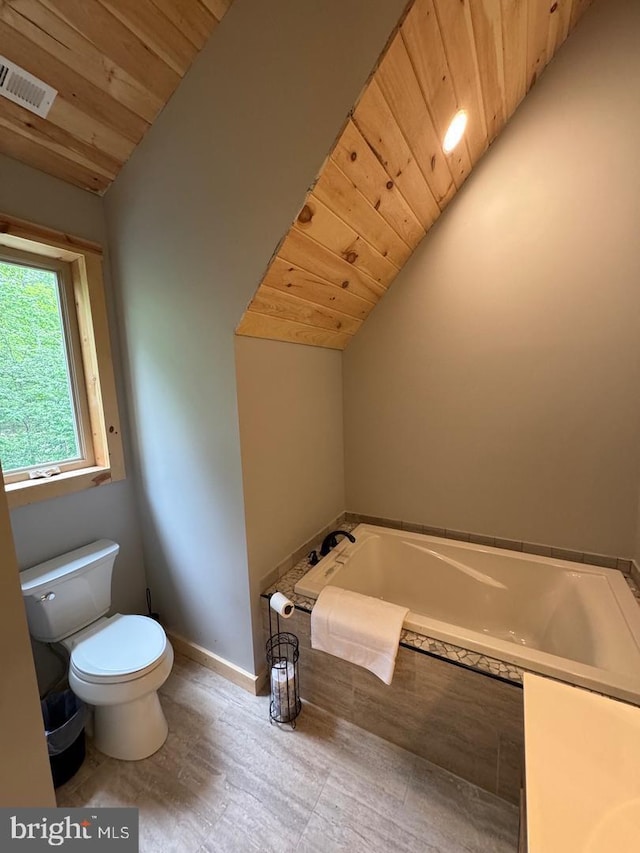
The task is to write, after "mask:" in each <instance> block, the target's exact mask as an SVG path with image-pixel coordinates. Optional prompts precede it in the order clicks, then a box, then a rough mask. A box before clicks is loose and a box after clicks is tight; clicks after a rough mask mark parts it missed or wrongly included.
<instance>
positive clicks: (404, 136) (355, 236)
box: [236, 0, 591, 349]
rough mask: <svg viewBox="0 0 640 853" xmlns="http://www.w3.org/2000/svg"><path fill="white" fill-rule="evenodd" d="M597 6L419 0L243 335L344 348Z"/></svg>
mask: <svg viewBox="0 0 640 853" xmlns="http://www.w3.org/2000/svg"><path fill="white" fill-rule="evenodd" d="M590 3H591V0H455V2H454V0H415V2H414V3H413V5H412V6H411V7H410V9H409V11H408V13H407V14H406V16H405V17H404V20H402V21H401V24H400V26H399V28H398V30H397V32H396V33H395V35H394V36H393V38H392V39H391V40H390V43H389V45H388V48H387V51H386V53H385V54H384V55H383V57H382V59H381V61H380V63H379V65H378V67H377V70H376V71H375V72H374V74H373V75H372V77H371V79H370V81H369V83H368V85H367V87H366V88H365V90H364V92H363V94H362V95H361V97H360V99H359V101H358V103H357V104H356V107H355V109H354V110H353V111H352V113H351V115H350V116H349V118H348V120H347V123H346V125H345V127H344V130H343V131H342V134H341V135H340V137H339V139H338V141H337V142H336V144H335V146H334V148H333V150H332V151H331V153H330V155H329V157H328V158H327V160H326V161H325V163H324V165H323V167H322V170H321V172H320V174H319V176H318V178H317V179H316V181H315V183H314V185H313V186H312V188H311V190H310V191H309V192H308V193H307V196H306V198H305V200H304V203H303V205H302V208H301V210H300V212H299V214H298V216H297V217H296V220H295V221H294V223H293V225H292V226H291V229H290V230H289V232H288V234H286V236H285V237H284V239H283V240H282V242H281V243H280V245H279V246H278V248H277V249H276V252H275V254H274V256H273V258H272V259H271V262H270V264H269V267H268V269H267V271H266V273H265V276H264V278H263V280H262V283H261V284H260V286H259V288H258V291H257V292H256V294H255V296H254V298H253V300H252V301H251V303H250V305H249V307H248V309H247V311H246V312H245V314H244V316H243V318H242V320H241V322H240V324H239V326H238V328H237V330H236V331H237V334H241V335H248V336H252V337H261V338H270V339H274V340H282V341H293V342H295V343H302V344H310V345H314V346H323V347H331V348H334V349H344V348H345V347H346V346H347V345H348V343H349V341H350V340H351V338H352V336H353V335H355V334H356V332H357V331H358V329H359V328H360V326H361V325H362V323H363V322H364V320H365V319H366V317H367V316H368V314H369V313H370V312H371V310H372V309H373V308H374V306H375V305H376V303H377V302H378V300H379V299H380V298H381V297H382V296H383V295H384V293H385V292H386V290H387V288H388V287H389V285H390V284H391V282H392V281H393V279H394V278H395V276H396V275H397V274H398V272H399V270H400V269H401V267H402V266H403V264H404V263H405V262H406V261H407V259H408V258H409V256H410V255H411V253H412V252H413V250H414V249H415V248H416V246H417V245H418V243H419V242H420V240H421V239H422V238H423V237H424V235H425V233H426V232H427V231H428V230H429V228H430V227H431V226H432V225H433V223H434V222H435V220H436V219H437V218H438V217H439V216H440V214H441V212H442V211H443V210H444V208H445V207H446V205H447V204H448V203H449V202H450V201H451V199H452V198H453V196H454V195H455V193H456V192H457V190H458V189H459V188H460V187H461V186H462V184H463V183H464V181H465V180H466V178H467V177H468V175H469V173H470V171H471V169H472V168H473V166H474V164H475V163H477V161H478V160H479V159H480V157H482V155H483V154H484V152H485V151H486V150H487V148H488V146H489V145H491V143H492V142H493V140H494V139H495V138H496V136H497V135H498V133H499V132H500V130H501V129H502V128H503V127H504V125H505V123H506V122H507V121H508V119H509V118H510V117H511V116H512V115H513V113H514V111H515V110H516V108H517V106H518V104H519V103H520V101H521V100H522V99H523V98H524V96H525V95H526V93H527V91H528V90H529V89H530V88H531V87H532V86H533V84H534V83H535V81H536V80H537V78H538V77H539V76H540V74H541V73H542V71H543V70H544V68H545V66H546V65H547V63H548V62H549V61H550V60H551V58H552V57H553V55H554V54H555V53H556V51H557V50H558V48H559V47H560V45H561V44H562V43H563V42H564V40H565V39H566V38H567V36H568V34H569V33H570V32H571V30H572V29H573V28H574V27H575V25H576V23H577V22H578V20H579V18H580V17H581V15H582V14H583V12H584V11H585V9H586V8H587V7H588V6H589V5H590ZM459 109H464V110H466V112H467V115H468V124H467V131H466V134H465V137H464V139H463V141H462V142H461V143H460V144H459V145H458V147H457V148H456V149H455V150H454V151H453V152H452V153H451V154H450V155H448V156H447V155H446V154H445V153H444V152H443V150H442V145H441V140H442V139H443V137H444V134H445V131H446V129H447V127H448V126H449V123H450V121H451V119H452V118H453V116H454V115H455V113H456V112H457V110H459Z"/></svg>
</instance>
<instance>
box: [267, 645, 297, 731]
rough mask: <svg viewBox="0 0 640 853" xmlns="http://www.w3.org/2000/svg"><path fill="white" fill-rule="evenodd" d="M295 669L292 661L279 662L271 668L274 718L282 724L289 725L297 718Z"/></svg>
mask: <svg viewBox="0 0 640 853" xmlns="http://www.w3.org/2000/svg"><path fill="white" fill-rule="evenodd" d="M294 674H295V669H294V666H293V664H292V663H291V661H284V660H282V661H278V662H277V663H275V664H274V665H273V666H272V667H271V700H272V702H273V716H274V717H275V718H276V719H277V720H278V722H280V723H288V722H289V720H291V719H292V718H293V717H295V715H296V714H295V705H296V698H295V690H294V683H293V679H294Z"/></svg>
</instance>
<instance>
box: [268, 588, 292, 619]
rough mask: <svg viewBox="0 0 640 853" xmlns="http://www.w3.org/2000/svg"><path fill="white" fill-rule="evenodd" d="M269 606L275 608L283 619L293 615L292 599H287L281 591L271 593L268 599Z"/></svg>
mask: <svg viewBox="0 0 640 853" xmlns="http://www.w3.org/2000/svg"><path fill="white" fill-rule="evenodd" d="M269 606H270V607H271V609H272V610H275V612H276V613H277V614H278V615H279V616H282V618H283V619H289V617H290V616H293V610H294V605H293V601H289V599H288V598H287V596H286V595H283V594H282V593H281V592H274V593H273V595H272V596H271V598H270V599H269Z"/></svg>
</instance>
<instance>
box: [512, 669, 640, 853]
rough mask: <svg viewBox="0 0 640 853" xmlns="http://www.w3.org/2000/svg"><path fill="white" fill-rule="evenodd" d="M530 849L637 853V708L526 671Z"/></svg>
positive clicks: (639, 815)
mask: <svg viewBox="0 0 640 853" xmlns="http://www.w3.org/2000/svg"><path fill="white" fill-rule="evenodd" d="M524 717H525V754H526V758H525V760H526V796H527V834H528V841H529V853H639V851H640V708H636V707H634V706H632V705H627V704H625V703H623V702H618V701H617V700H614V699H608V698H606V697H604V696H600V695H597V694H595V693H590V692H589V691H587V690H582V689H580V688H578V687H571V686H569V685H566V684H560V683H559V682H557V681H552V680H551V679H549V678H542V677H540V676H537V675H531V674H529V673H525V676H524Z"/></svg>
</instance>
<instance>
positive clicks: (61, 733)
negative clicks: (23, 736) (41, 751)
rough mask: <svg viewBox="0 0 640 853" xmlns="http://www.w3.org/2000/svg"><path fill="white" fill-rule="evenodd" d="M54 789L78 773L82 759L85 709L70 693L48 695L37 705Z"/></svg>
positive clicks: (65, 691) (67, 691)
mask: <svg viewBox="0 0 640 853" xmlns="http://www.w3.org/2000/svg"><path fill="white" fill-rule="evenodd" d="M40 706H41V708H42V718H43V720H44V728H45V733H46V735H47V748H48V750H49V763H50V764H51V775H52V776H53V786H54V788H59V787H60V785H64V783H65V782H68V781H69V779H71V777H72V776H73V775H74V774H75V773H77V772H78V770H79V769H80V766H81V764H82V762H83V761H84V756H85V743H84V723H85V706H84V704H83V703H82V702H81V701H80V699H78V697H77V696H76V695H75V693H73V691H71V690H64V691H63V692H62V693H49V695H48V696H46V697H45V698H44V699H43V700H42V701H41V703H40Z"/></svg>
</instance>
